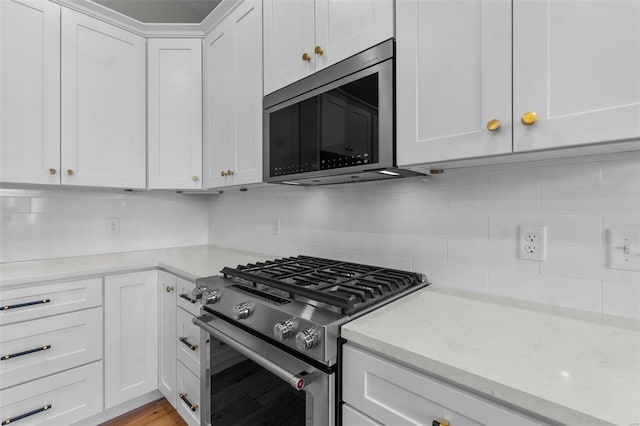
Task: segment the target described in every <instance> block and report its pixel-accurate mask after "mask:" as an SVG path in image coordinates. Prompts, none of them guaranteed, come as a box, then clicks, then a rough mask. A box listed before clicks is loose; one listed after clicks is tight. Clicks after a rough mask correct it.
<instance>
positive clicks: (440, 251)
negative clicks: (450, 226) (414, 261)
mask: <svg viewBox="0 0 640 426" xmlns="http://www.w3.org/2000/svg"><path fill="white" fill-rule="evenodd" d="M383 253H384V254H387V255H392V256H403V257H409V258H410V257H418V258H422V259H433V260H438V261H441V262H445V261H446V260H447V240H446V239H443V238H421V237H412V236H405V235H385V236H384V237H383Z"/></svg>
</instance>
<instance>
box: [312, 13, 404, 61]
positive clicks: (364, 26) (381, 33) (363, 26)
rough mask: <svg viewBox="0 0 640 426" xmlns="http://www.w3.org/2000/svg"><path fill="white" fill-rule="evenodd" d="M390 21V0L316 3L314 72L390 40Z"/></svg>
mask: <svg viewBox="0 0 640 426" xmlns="http://www.w3.org/2000/svg"><path fill="white" fill-rule="evenodd" d="M403 1H404V0H403ZM393 18H394V14H393V0H364V1H363V0H316V1H315V21H316V23H315V28H316V31H315V35H316V36H315V40H316V42H315V43H316V44H315V46H314V55H313V56H314V57H315V60H316V71H318V70H320V69H322V68H325V67H328V66H330V65H333V64H335V63H336V62H340V61H341V60H343V59H346V58H348V57H349V56H352V55H355V54H356V53H358V52H361V51H363V50H365V49H368V48H369V47H371V46H375V45H376V44H378V43H381V42H383V41H385V40H387V39H390V38H392V37H393V24H394V22H393ZM316 46H317V47H319V48H320V49H321V50H322V53H321V54H319V53H318V52H316V49H315V47H316Z"/></svg>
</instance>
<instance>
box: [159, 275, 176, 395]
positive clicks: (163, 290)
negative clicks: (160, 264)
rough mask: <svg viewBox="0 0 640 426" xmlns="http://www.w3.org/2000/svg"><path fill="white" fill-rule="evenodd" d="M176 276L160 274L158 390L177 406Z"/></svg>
mask: <svg viewBox="0 0 640 426" xmlns="http://www.w3.org/2000/svg"><path fill="white" fill-rule="evenodd" d="M176 280H177V278H176V276H175V275H171V274H169V273H167V272H164V271H159V272H158V298H159V304H158V325H159V332H158V339H159V340H158V350H159V352H158V390H160V392H161V393H162V395H164V397H165V398H167V401H169V402H170V403H171V405H173V406H174V407H175V406H176V309H177V307H176V296H175V294H176Z"/></svg>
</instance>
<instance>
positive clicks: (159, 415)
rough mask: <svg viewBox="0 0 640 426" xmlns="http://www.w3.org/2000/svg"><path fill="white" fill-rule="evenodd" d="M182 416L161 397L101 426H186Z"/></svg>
mask: <svg viewBox="0 0 640 426" xmlns="http://www.w3.org/2000/svg"><path fill="white" fill-rule="evenodd" d="M186 425H187V424H186V423H185V421H184V420H182V417H180V415H179V414H178V412H177V411H176V410H175V409H174V408H173V407H172V406H171V404H169V401H167V400H166V399H164V398H162V399H159V400H157V401H154V402H150V403H149V404H147V405H143V406H142V407H140V408H137V409H135V410H133V411H129V412H128V413H125V414H123V415H121V416H120V417H116V418H115V419H113V420H109V421H108V422H106V423H103V424H102V425H101V426H186Z"/></svg>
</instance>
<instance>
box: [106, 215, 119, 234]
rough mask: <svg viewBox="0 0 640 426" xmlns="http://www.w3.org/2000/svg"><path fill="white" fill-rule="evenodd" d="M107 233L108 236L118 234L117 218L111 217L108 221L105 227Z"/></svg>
mask: <svg viewBox="0 0 640 426" xmlns="http://www.w3.org/2000/svg"><path fill="white" fill-rule="evenodd" d="M107 232H108V233H109V234H119V233H120V219H119V218H117V217H113V218H111V219H109V225H108V227H107Z"/></svg>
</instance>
